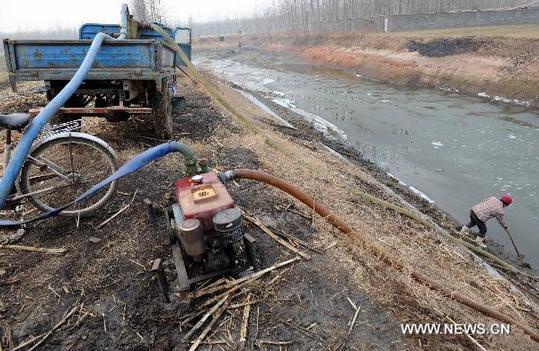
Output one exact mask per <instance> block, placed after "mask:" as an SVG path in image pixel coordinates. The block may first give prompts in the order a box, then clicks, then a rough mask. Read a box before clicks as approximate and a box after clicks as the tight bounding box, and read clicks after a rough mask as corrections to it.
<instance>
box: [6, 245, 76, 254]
mask: <svg viewBox="0 0 539 351" xmlns="http://www.w3.org/2000/svg"><path fill="white" fill-rule="evenodd" d="M0 249H8V250H18V251H30V252H41V253H46V254H52V255H59V254H63V253H66V252H67V251H68V250H67V249H66V248H60V249H47V248H43V247H35V246H21V245H0Z"/></svg>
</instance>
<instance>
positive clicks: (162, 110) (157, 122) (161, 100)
mask: <svg viewBox="0 0 539 351" xmlns="http://www.w3.org/2000/svg"><path fill="white" fill-rule="evenodd" d="M153 124H154V130H155V136H156V137H157V138H160V139H170V138H172V103H171V97H170V92H169V89H168V81H167V80H164V81H163V84H162V85H161V91H157V92H156V94H155V98H154V102H153Z"/></svg>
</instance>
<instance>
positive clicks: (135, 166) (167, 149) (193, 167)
mask: <svg viewBox="0 0 539 351" xmlns="http://www.w3.org/2000/svg"><path fill="white" fill-rule="evenodd" d="M171 152H179V153H181V154H182V155H183V157H184V159H185V165H186V167H187V174H188V175H194V174H196V172H197V161H196V158H195V155H194V154H193V152H192V151H191V149H190V148H189V147H188V146H187V145H184V144H181V143H179V142H177V141H170V142H168V143H165V144H161V145H158V146H156V147H153V148H151V149H148V150H146V151H144V152H143V153H141V154H138V155H137V156H135V157H133V158H132V159H131V160H130V161H129V162H127V163H126V164H124V165H123V166H122V167H120V168H119V169H118V170H117V171H116V172H114V173H113V174H112V175H110V176H109V177H108V178H106V179H104V180H102V181H101V182H99V183H98V184H96V185H94V186H93V187H91V188H90V189H88V190H87V191H86V192H85V193H84V194H82V195H80V196H79V197H78V198H76V199H75V200H73V201H72V202H71V203H68V204H66V205H65V206H62V207H60V208H57V209H54V210H52V211H49V212H46V213H43V214H42V215H40V216H38V217H36V218H33V219H30V220H27V221H10V220H0V228H19V227H21V226H22V225H25V224H28V223H31V222H35V221H40V220H42V219H47V218H51V217H55V216H58V215H59V214H60V213H61V212H62V211H64V210H65V209H67V208H68V207H70V206H72V205H74V204H75V203H77V202H79V201H82V200H84V199H86V198H88V197H90V196H92V195H94V194H95V193H97V192H98V191H99V190H101V189H102V188H104V187H106V186H107V185H109V184H110V183H112V182H113V181H115V180H117V179H120V178H122V177H125V176H127V175H129V174H131V173H133V172H136V171H138V170H139V169H141V168H142V167H144V166H146V165H147V164H149V163H151V162H153V161H155V160H157V159H159V158H161V157H164V156H166V155H168V154H169V153H171Z"/></svg>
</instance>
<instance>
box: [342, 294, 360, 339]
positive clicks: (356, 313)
mask: <svg viewBox="0 0 539 351" xmlns="http://www.w3.org/2000/svg"><path fill="white" fill-rule="evenodd" d="M350 303H352V301H351V300H350ZM353 305H355V304H353ZM355 310H356V312H355V313H354V317H352V320H351V321H350V326H349V327H348V333H347V334H346V338H345V339H344V342H343V343H342V344H341V347H339V348H338V349H345V348H346V344H347V343H348V339H350V334H352V329H354V326H355V325H356V320H357V316H358V315H359V311H360V310H361V307H355Z"/></svg>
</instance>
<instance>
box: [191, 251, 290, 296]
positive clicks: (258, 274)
mask: <svg viewBox="0 0 539 351" xmlns="http://www.w3.org/2000/svg"><path fill="white" fill-rule="evenodd" d="M299 260H300V258H299V257H297V256H296V257H294V258H292V259H290V260H287V261H284V262H281V263H277V264H274V265H273V266H271V267H268V268H266V269H263V270H261V271H258V272H256V273H253V274H251V275H248V276H246V277H243V278H239V279H236V280H233V281H231V282H230V283H227V284H225V285H221V286H216V287H213V288H211V289H204V290H202V291H195V292H193V294H192V297H201V296H205V295H210V294H213V293H216V292H218V291H221V290H226V289H229V288H231V287H234V286H236V285H238V284H241V283H243V282H245V281H247V280H250V279H252V280H253V281H254V280H256V279H258V278H260V277H262V276H263V275H265V274H267V273H269V272H271V271H273V270H276V269H278V268H281V267H284V266H287V265H289V264H291V263H294V262H296V261H299Z"/></svg>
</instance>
